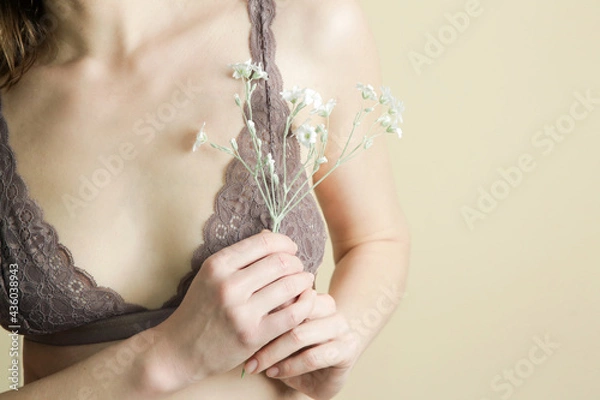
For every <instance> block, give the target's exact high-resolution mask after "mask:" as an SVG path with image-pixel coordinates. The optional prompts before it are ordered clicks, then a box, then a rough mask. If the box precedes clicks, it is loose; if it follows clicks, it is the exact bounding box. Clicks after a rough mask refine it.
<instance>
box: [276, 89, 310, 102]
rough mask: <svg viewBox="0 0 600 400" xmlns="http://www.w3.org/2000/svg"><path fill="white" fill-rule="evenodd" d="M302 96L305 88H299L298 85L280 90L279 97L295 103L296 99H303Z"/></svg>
mask: <svg viewBox="0 0 600 400" xmlns="http://www.w3.org/2000/svg"><path fill="white" fill-rule="evenodd" d="M304 96H305V89H300V88H299V87H298V86H294V87H293V88H292V89H291V90H284V91H283V92H281V97H283V99H284V100H286V101H289V102H290V103H292V104H296V103H297V102H298V100H300V101H303V100H304Z"/></svg>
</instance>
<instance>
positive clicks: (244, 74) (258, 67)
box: [229, 59, 269, 80]
mask: <svg viewBox="0 0 600 400" xmlns="http://www.w3.org/2000/svg"><path fill="white" fill-rule="evenodd" d="M229 66H230V67H231V68H233V77H234V78H235V79H249V80H254V79H268V78H269V75H268V74H267V73H266V72H265V70H264V69H263V67H262V64H261V63H258V64H252V59H249V60H248V61H246V62H243V63H237V64H230V65H229Z"/></svg>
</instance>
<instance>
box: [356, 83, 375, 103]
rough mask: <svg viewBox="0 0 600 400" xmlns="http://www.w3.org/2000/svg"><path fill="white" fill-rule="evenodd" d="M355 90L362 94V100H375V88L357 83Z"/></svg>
mask: <svg viewBox="0 0 600 400" xmlns="http://www.w3.org/2000/svg"><path fill="white" fill-rule="evenodd" d="M356 88H357V89H358V90H360V91H361V92H362V97H363V99H365V100H367V99H368V100H377V93H376V92H375V88H374V87H373V86H371V85H363V84H362V83H359V84H357V85H356Z"/></svg>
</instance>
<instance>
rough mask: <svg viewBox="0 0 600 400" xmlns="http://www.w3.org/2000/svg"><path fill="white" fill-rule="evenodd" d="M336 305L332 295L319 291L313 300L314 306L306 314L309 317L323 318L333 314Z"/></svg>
mask: <svg viewBox="0 0 600 400" xmlns="http://www.w3.org/2000/svg"><path fill="white" fill-rule="evenodd" d="M336 311H337V306H336V303H335V300H334V299H333V297H331V296H330V295H329V294H327V293H319V294H318V295H317V299H316V301H315V307H314V308H313V311H312V313H310V315H309V316H308V318H309V319H318V318H325V317H328V316H330V315H333V314H335V312H336Z"/></svg>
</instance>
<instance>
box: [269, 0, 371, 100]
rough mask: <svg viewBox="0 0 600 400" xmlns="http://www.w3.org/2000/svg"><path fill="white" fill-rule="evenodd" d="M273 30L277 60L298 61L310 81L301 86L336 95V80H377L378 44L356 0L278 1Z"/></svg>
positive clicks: (339, 82)
mask: <svg viewBox="0 0 600 400" xmlns="http://www.w3.org/2000/svg"><path fill="white" fill-rule="evenodd" d="M274 30H275V35H276V38H277V43H278V57H280V60H281V61H280V63H281V64H283V65H286V66H288V67H290V68H291V69H293V66H292V65H290V64H292V63H295V64H297V65H300V64H301V65H302V68H303V71H304V73H303V75H301V77H302V76H303V77H304V79H305V80H306V81H308V82H307V84H306V85H302V84H301V83H300V84H299V85H301V86H307V85H308V86H312V87H316V88H320V89H321V90H322V91H323V92H324V93H325V94H327V92H333V93H331V95H334V94H336V93H335V92H337V90H336V88H335V85H336V84H337V85H344V86H346V85H348V82H350V81H351V82H352V83H353V84H355V83H356V82H357V81H360V80H365V81H367V80H368V81H370V82H373V81H374V80H375V81H377V80H378V79H379V56H378V53H377V48H376V45H375V41H374V38H373V35H372V32H371V29H370V27H369V24H368V21H367V18H366V16H365V14H364V12H363V10H362V7H361V6H360V3H359V2H358V0H280V1H277V19H276V21H275V23H274ZM332 76H335V77H336V79H331V77H332ZM311 79H312V82H311Z"/></svg>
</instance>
